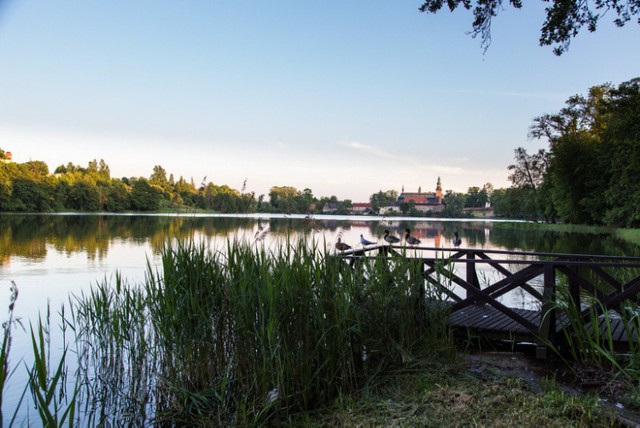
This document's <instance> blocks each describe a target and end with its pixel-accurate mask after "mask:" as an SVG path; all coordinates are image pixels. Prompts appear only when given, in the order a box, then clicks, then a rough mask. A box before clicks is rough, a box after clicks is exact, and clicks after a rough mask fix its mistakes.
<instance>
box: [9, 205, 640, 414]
mask: <svg viewBox="0 0 640 428" xmlns="http://www.w3.org/2000/svg"><path fill="white" fill-rule="evenodd" d="M405 228H410V229H411V230H412V235H413V236H416V237H418V238H420V239H421V240H422V244H421V245H423V246H428V247H439V248H450V247H452V243H451V240H452V238H453V234H454V232H455V231H458V233H459V234H460V236H461V238H462V245H461V247H463V248H482V249H508V250H524V251H543V252H563V253H585V254H606V255H628V256H638V255H640V249H639V248H638V247H636V246H632V245H630V244H627V243H625V242H622V241H620V240H618V239H615V238H613V237H611V236H610V235H608V234H601V235H600V234H579V233H558V232H549V231H544V230H542V229H541V230H538V231H523V230H521V229H518V228H516V227H513V226H512V225H510V224H507V223H501V222H492V221H468V220H460V221H452V220H438V219H428V220H425V219H415V218H382V217H360V216H358V217H337V216H320V215H319V216H312V217H305V216H284V215H280V216H277V215H273V216H268V215H245V216H214V215H106V214H96V215H73V214H55V215H0V321H4V320H5V319H6V318H7V308H8V305H9V298H10V291H9V288H10V285H11V281H15V283H16V285H17V287H18V290H19V297H18V301H17V303H16V307H15V308H16V309H15V315H16V316H17V317H19V318H21V319H22V324H23V325H24V326H25V328H26V329H27V330H28V326H29V322H37V319H38V316H39V315H40V314H42V315H43V316H44V314H45V313H46V310H47V305H48V304H49V306H50V308H51V311H52V312H54V313H56V312H57V311H58V309H59V308H60V305H61V304H62V303H65V302H68V300H69V299H70V298H73V297H72V296H74V295H80V294H81V293H83V292H84V293H86V292H87V291H88V290H89V289H90V287H92V286H93V285H95V284H97V283H99V282H104V281H109V282H110V283H114V282H115V281H113V278H114V275H115V274H116V272H119V273H120V274H121V275H122V276H123V277H124V278H126V279H127V280H128V281H129V282H130V283H140V282H142V281H144V278H145V272H146V271H147V263H150V264H151V265H152V266H157V265H158V264H159V261H160V260H159V254H160V251H161V250H162V248H163V247H164V246H165V245H166V243H167V242H168V241H173V242H175V241H176V240H189V239H194V240H196V241H204V242H206V243H207V245H209V246H210V247H212V248H216V247H219V248H221V247H222V246H223V245H224V244H225V243H226V242H227V240H230V239H231V240H233V239H240V240H245V241H247V242H249V243H252V244H256V245H266V246H267V247H270V248H273V249H275V248H277V247H278V246H279V245H282V244H283V243H285V242H286V240H287V239H291V240H294V241H295V240H297V239H299V238H306V239H308V240H309V241H315V242H317V243H318V244H319V245H320V246H323V245H326V247H327V249H328V250H329V251H330V252H334V244H335V242H336V240H337V238H338V237H340V238H341V239H342V241H343V242H345V243H348V244H350V245H352V246H354V247H358V246H360V244H359V237H360V235H361V234H362V235H364V237H365V238H367V239H369V240H371V241H378V242H379V243H384V241H383V239H382V238H383V235H384V230H385V229H388V230H390V231H391V233H392V234H395V235H396V236H401V235H402V231H403V230H404V229H405ZM510 299H511V300H510V301H509V302H508V303H509V305H511V306H521V307H522V306H526V305H527V304H528V302H527V300H526V299H527V297H526V296H519V295H516V296H512V297H510ZM52 318H53V317H52ZM56 322H57V321H56ZM29 353H30V338H29V336H28V334H27V333H26V332H25V331H21V330H20V329H16V330H15V333H14V340H13V348H12V353H11V358H12V361H13V362H16V361H20V359H21V358H23V356H25V359H28V355H29ZM25 363H26V361H25ZM24 385H25V383H24V379H22V380H20V376H19V375H18V379H12V384H10V385H9V386H8V387H7V388H8V389H6V390H5V404H4V405H3V407H5V406H6V407H8V409H7V410H10V409H11V402H12V401H14V402H15V400H17V397H18V396H19V395H20V394H21V392H22V388H24ZM3 410H4V409H3Z"/></svg>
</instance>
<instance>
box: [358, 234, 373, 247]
mask: <svg viewBox="0 0 640 428" xmlns="http://www.w3.org/2000/svg"><path fill="white" fill-rule="evenodd" d="M360 243H361V244H362V246H363V247H364V246H366V245H373V244H375V242H371V241H367V240H366V239H365V238H364V236H362V234H360Z"/></svg>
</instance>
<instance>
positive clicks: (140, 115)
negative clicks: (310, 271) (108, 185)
mask: <svg viewBox="0 0 640 428" xmlns="http://www.w3.org/2000/svg"><path fill="white" fill-rule="evenodd" d="M529 3H536V4H529ZM420 4H421V2H420V1H403V2H390V1H378V0H366V1H365V0H350V1H337V0H323V1H309V0H295V1H294V0H276V1H246V0H234V1H230V0H229V1H222V0H188V1H183V0H173V1H168V0H136V1H130V0H110V1H87V0H58V1H43V0H19V1H18V0H0V148H1V149H3V150H5V151H10V152H12V153H13V160H14V161H16V162H26V161H28V160H41V161H44V162H46V163H47V164H48V165H49V168H50V169H51V170H52V171H53V170H54V169H55V168H56V167H57V166H58V165H61V164H67V163H68V162H73V163H74V164H77V165H83V166H86V165H87V163H88V162H89V161H90V160H92V159H98V160H100V159H104V160H105V162H106V163H107V164H108V165H109V166H110V168H111V175H112V176H113V177H132V176H145V177H149V176H150V175H151V173H152V170H153V166H154V165H161V166H162V167H163V168H164V169H165V170H166V171H167V172H168V173H172V174H173V175H174V176H175V178H176V179H177V178H178V177H180V176H183V177H185V178H186V179H191V178H193V180H194V182H195V183H197V184H199V183H200V182H202V181H205V180H206V181H207V182H209V181H210V182H213V183H215V184H218V185H222V184H227V185H229V186H231V187H233V188H237V189H240V188H241V187H242V185H243V183H244V182H245V180H246V190H247V191H254V192H256V194H258V195H259V194H268V192H269V188H270V187H271V186H294V187H296V188H298V189H299V190H303V189H305V188H309V189H311V190H312V191H313V193H314V195H315V196H317V197H320V196H331V195H335V196H337V197H338V198H339V199H351V200H352V201H353V202H364V201H368V199H369V196H370V195H371V194H372V193H375V192H377V191H379V190H383V191H386V190H396V191H400V190H401V189H402V188H403V187H404V188H405V190H407V191H417V190H418V188H419V187H420V188H421V189H422V190H423V191H434V190H435V185H436V181H437V178H438V177H441V179H442V186H443V188H444V189H445V190H449V189H450V190H454V191H458V192H466V191H467V189H468V188H469V187H471V186H478V187H482V186H483V185H484V184H485V183H488V182H489V183H492V184H493V185H494V187H496V188H499V187H508V186H509V182H508V171H507V166H508V165H509V164H511V163H513V160H514V159H513V155H514V150H515V149H516V148H517V147H525V148H526V149H527V150H528V151H529V152H533V151H535V150H537V149H538V148H540V147H546V142H544V141H537V140H534V141H532V140H530V139H529V138H528V137H527V134H528V129H529V126H530V125H531V123H532V120H533V118H535V117H536V116H539V115H542V114H545V113H553V112H557V111H558V110H559V109H561V108H562V107H563V104H564V102H565V101H566V99H567V98H568V97H569V96H571V95H574V94H586V93H587V91H588V88H590V87H592V86H595V85H599V84H602V83H605V82H611V83H613V84H616V85H617V84H619V83H621V82H624V81H627V80H629V79H632V78H634V77H638V76H640V54H638V46H639V45H640V43H639V42H640V26H639V25H637V24H636V23H635V21H634V20H633V19H632V21H631V22H630V23H629V24H627V26H626V27H624V28H617V27H615V25H614V24H613V23H612V19H613V16H608V17H605V19H604V20H603V21H602V22H601V24H600V25H599V27H598V30H597V31H596V32H595V33H589V32H587V31H582V32H581V33H580V34H579V35H578V37H577V38H575V39H573V40H572V42H571V46H570V48H569V51H568V52H567V53H565V54H564V55H562V56H560V57H557V56H555V55H554V54H553V52H552V49H551V48H550V47H540V46H539V45H538V38H539V34H540V27H541V26H542V23H543V21H544V3H542V2H525V4H524V7H523V8H522V9H520V10H515V9H513V8H511V7H506V8H505V9H504V10H503V11H502V12H501V13H500V15H499V16H498V17H496V18H494V19H493V25H492V43H491V46H490V47H489V49H488V50H487V51H486V52H484V51H483V49H482V48H481V47H480V40H479V39H474V38H472V37H471V36H469V35H468V34H467V32H468V31H469V30H470V29H471V22H472V14H471V13H469V12H467V11H464V10H462V11H456V12H455V13H449V12H448V11H446V10H445V11H441V12H439V13H438V14H436V15H429V14H424V13H419V12H418V7H419V6H420Z"/></svg>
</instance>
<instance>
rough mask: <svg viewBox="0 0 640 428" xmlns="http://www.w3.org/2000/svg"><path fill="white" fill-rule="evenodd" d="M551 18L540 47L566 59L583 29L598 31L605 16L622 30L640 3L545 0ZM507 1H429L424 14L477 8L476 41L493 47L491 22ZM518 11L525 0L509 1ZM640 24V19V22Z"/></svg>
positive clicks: (627, 0)
mask: <svg viewBox="0 0 640 428" xmlns="http://www.w3.org/2000/svg"><path fill="white" fill-rule="evenodd" d="M543 1H544V2H545V3H546V4H548V6H547V7H546V8H545V10H546V14H547V18H546V20H545V22H544V24H543V25H542V28H541V30H540V46H551V45H553V46H554V48H553V52H554V53H555V54H556V55H562V53H563V52H565V51H566V50H567V49H568V48H569V43H570V42H571V38H572V37H575V36H576V35H577V34H578V32H579V31H580V30H581V29H582V27H584V26H586V27H587V29H588V30H589V31H591V32H593V31H595V30H596V27H597V25H598V21H599V20H600V19H601V18H603V17H604V15H605V14H610V15H613V16H614V23H615V24H616V25H617V26H618V27H622V26H624V25H625V24H626V23H627V22H629V21H630V20H631V17H632V16H636V15H639V14H640V0H594V1H587V0H543ZM503 3H505V2H503V0H475V1H472V0H447V1H446V2H445V1H444V0H426V1H425V2H424V4H423V5H422V6H421V7H420V12H429V13H436V12H438V11H439V10H440V9H442V7H443V6H444V5H445V4H446V5H447V7H448V8H449V10H450V11H454V10H455V9H456V8H457V7H458V6H462V7H464V8H465V9H467V10H470V9H472V8H473V16H474V20H473V30H472V31H471V32H470V34H471V35H472V36H473V37H477V36H480V39H481V40H482V44H481V45H482V47H483V48H484V50H485V51H486V49H487V48H488V47H489V45H490V44H491V19H492V18H493V17H494V16H497V15H498V13H499V12H500V11H501V10H502V9H503ZM508 3H509V4H510V5H511V6H513V7H515V8H516V9H520V8H522V0H508ZM638 24H640V17H639V18H638Z"/></svg>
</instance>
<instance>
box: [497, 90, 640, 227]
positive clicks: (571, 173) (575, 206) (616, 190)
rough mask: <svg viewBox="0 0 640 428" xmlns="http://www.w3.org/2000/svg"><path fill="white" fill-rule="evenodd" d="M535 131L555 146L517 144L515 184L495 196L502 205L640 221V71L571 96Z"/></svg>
mask: <svg viewBox="0 0 640 428" xmlns="http://www.w3.org/2000/svg"><path fill="white" fill-rule="evenodd" d="M530 135H531V136H532V137H533V138H541V139H546V140H547V141H548V143H549V150H548V151H546V150H540V151H538V152H537V153H536V154H534V155H528V154H527V153H526V150H524V149H522V148H519V149H517V150H516V163H515V164H514V165H511V166H510V167H509V170H510V171H511V175H510V177H509V178H510V179H511V181H512V183H513V188H512V189H508V190H507V191H505V192H504V194H502V193H499V194H498V195H497V199H496V197H495V196H494V206H495V207H496V212H497V213H500V214H503V215H506V216H515V215H516V212H515V211H513V209H514V208H516V207H517V206H518V205H519V206H520V208H518V210H519V211H520V212H521V211H522V209H525V211H526V214H525V216H526V217H535V218H540V219H545V220H547V221H554V220H555V219H556V218H557V219H559V220H561V221H564V222H568V223H581V224H605V225H616V226H638V225H640V78H636V79H632V80H630V81H628V82H624V83H622V84H620V85H619V86H618V87H615V86H613V85H611V84H604V85H600V86H595V87H593V88H591V89H590V90H589V92H588V94H587V96H586V97H585V96H581V95H576V96H573V97H570V98H569V99H568V100H567V102H566V104H565V107H564V108H562V109H561V110H560V111H559V112H558V113H554V114H545V115H542V116H539V117H537V118H535V119H534V121H533V125H532V127H531V131H530ZM515 199H519V203H515V202H513V201H514V200H515Z"/></svg>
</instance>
